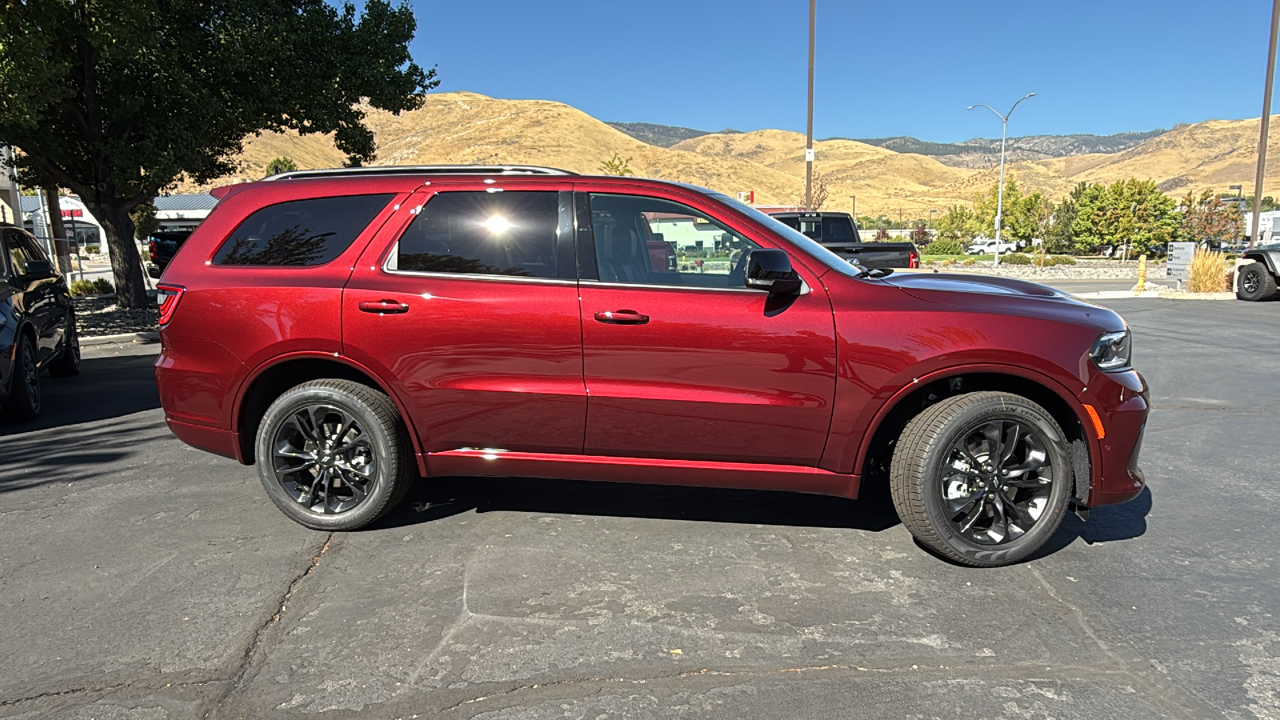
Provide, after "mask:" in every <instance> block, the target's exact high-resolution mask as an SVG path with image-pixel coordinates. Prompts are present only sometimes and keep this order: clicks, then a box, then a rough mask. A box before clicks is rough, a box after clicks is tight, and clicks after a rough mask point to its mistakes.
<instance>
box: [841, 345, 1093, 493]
mask: <svg viewBox="0 0 1280 720" xmlns="http://www.w3.org/2000/svg"><path fill="white" fill-rule="evenodd" d="M977 373H981V374H991V375H1012V376H1014V377H1018V378H1021V379H1023V380H1029V381H1031V382H1033V383H1035V384H1037V385H1039V386H1041V387H1043V388H1045V389H1046V390H1048V391H1049V392H1052V393H1053V394H1054V395H1056V396H1057V397H1058V398H1060V399H1061V400H1062V401H1064V402H1065V403H1066V404H1067V407H1069V408H1070V409H1071V412H1072V413H1073V414H1074V415H1075V417H1076V420H1077V421H1079V422H1080V423H1081V425H1082V426H1083V427H1085V428H1086V431H1085V437H1086V438H1087V439H1088V443H1087V445H1088V447H1089V459H1090V463H1091V467H1092V466H1093V465H1094V464H1093V458H1095V457H1097V455H1098V452H1099V448H1097V447H1094V445H1095V444H1096V443H1097V439H1096V438H1094V437H1093V436H1092V435H1091V434H1090V433H1089V432H1088V430H1087V428H1088V427H1089V425H1088V422H1089V421H1088V418H1087V416H1086V414H1085V410H1084V406H1083V404H1082V403H1081V402H1080V400H1079V398H1077V397H1076V396H1075V395H1073V394H1072V393H1071V392H1070V391H1069V390H1067V388H1066V387H1064V386H1063V385H1062V383H1060V382H1058V381H1057V380H1054V379H1053V378H1051V377H1049V376H1048V375H1045V374H1043V373H1040V372H1036V371H1035V370H1029V369H1027V368H1024V367H1021V366H1018V365H1002V364H999V363H975V364H968V365H956V366H952V367H946V368H942V369H939V370H935V371H934V372H931V373H927V374H925V375H923V376H921V377H919V378H917V379H916V381H915V382H911V383H908V384H907V385H904V386H902V387H900V388H898V390H897V391H895V392H894V393H893V395H891V396H889V398H888V399H886V400H885V401H884V402H883V403H881V404H880V407H879V408H877V409H876V412H875V414H874V415H873V416H872V417H871V420H870V421H869V422H868V423H867V425H866V428H867V429H866V432H864V433H863V434H862V439H861V440H860V441H859V443H858V451H857V454H856V455H855V456H854V459H853V466H852V467H853V470H852V471H853V472H855V473H859V474H860V470H861V468H863V467H864V466H865V465H866V462H867V456H868V454H869V453H870V451H871V443H872V441H873V440H874V439H875V436H876V433H877V432H878V431H879V430H880V426H881V425H882V424H883V423H884V420H885V418H886V417H887V416H888V415H889V413H890V412H892V411H893V410H894V408H896V407H897V406H898V404H899V403H901V402H902V401H903V399H905V398H906V397H907V396H908V395H910V394H911V393H913V392H915V391H916V390H919V389H920V388H921V387H922V386H924V385H928V384H930V383H933V382H937V381H939V380H946V379H948V378H952V377H958V376H961V375H973V374H977ZM1092 481H1093V478H1090V484H1091V485H1092Z"/></svg>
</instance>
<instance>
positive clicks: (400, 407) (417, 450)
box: [231, 350, 425, 474]
mask: <svg viewBox="0 0 1280 720" xmlns="http://www.w3.org/2000/svg"><path fill="white" fill-rule="evenodd" d="M295 360H327V361H329V362H336V363H338V364H339V365H346V366H347V367H349V368H351V369H352V370H356V371H359V372H360V373H362V374H364V375H365V376H367V377H368V378H370V379H372V380H373V382H374V383H376V384H377V386H378V389H379V390H380V391H382V393H383V394H385V395H386V396H387V397H389V398H391V402H392V403H393V404H394V405H395V406H396V412H398V413H400V418H401V419H402V420H404V424H405V427H406V428H407V429H408V431H409V443H410V444H411V445H412V447H413V454H414V457H415V458H416V459H417V463H418V466H419V468H418V469H419V472H422V471H423V467H422V442H421V440H420V439H419V437H418V431H417V428H415V427H414V424H413V417H412V416H411V415H410V414H409V411H408V408H407V407H406V406H405V404H404V402H403V401H402V400H401V399H400V396H399V395H397V394H396V392H395V391H394V390H392V389H391V387H390V386H389V385H388V384H387V382H386V381H385V380H383V379H382V378H381V377H379V376H378V374H377V373H375V372H373V371H372V370H370V369H369V368H368V367H366V366H364V365H362V364H361V363H358V362H356V361H355V360H352V359H351V358H349V357H347V356H345V355H340V354H338V353H332V352H321V351H319V350H297V351H294V352H290V353H285V354H284V355H277V356H275V357H273V358H271V359H270V360H266V361H264V362H262V363H260V364H259V365H258V366H257V367H255V368H253V369H252V370H250V371H249V373H248V374H247V375H245V377H244V379H243V380H241V381H240V386H239V387H238V388H236V399H235V402H234V403H233V404H232V406H231V430H232V432H233V433H234V434H235V438H236V451H237V452H239V448H240V423H241V420H242V414H243V412H244V400H245V396H246V395H247V394H248V390H249V388H250V387H253V384H254V383H255V382H257V380H258V379H259V378H261V377H262V375H263V374H264V373H266V372H267V371H268V370H271V369H272V368H274V367H278V366H280V365H283V364H285V363H287V362H292V361H295ZM238 459H239V460H240V462H244V458H243V457H241V458H238ZM423 474H425V472H424V473H423Z"/></svg>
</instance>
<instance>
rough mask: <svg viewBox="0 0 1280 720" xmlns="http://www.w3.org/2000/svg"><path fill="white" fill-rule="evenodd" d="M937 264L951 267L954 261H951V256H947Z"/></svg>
mask: <svg viewBox="0 0 1280 720" xmlns="http://www.w3.org/2000/svg"><path fill="white" fill-rule="evenodd" d="M938 264H939V265H941V266H942V267H951V266H952V265H955V261H953V260H952V259H951V258H947V259H946V260H943V261H942V262H940V263H938Z"/></svg>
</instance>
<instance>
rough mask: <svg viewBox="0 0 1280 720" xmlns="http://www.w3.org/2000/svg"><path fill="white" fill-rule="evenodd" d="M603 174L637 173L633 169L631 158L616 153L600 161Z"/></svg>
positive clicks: (618, 175) (622, 174) (625, 174)
mask: <svg viewBox="0 0 1280 720" xmlns="http://www.w3.org/2000/svg"><path fill="white" fill-rule="evenodd" d="M600 174H601V175H613V176H615V177H630V176H632V175H635V173H634V172H632V171H631V158H629V157H626V158H624V157H622V156H621V155H619V154H618V153H614V154H613V157H611V158H609V159H608V160H605V161H604V162H602V163H600Z"/></svg>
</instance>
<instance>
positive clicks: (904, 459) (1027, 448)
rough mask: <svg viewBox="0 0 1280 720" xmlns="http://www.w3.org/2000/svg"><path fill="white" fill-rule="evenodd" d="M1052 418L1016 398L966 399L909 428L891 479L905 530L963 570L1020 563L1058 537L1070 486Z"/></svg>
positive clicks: (929, 411) (1062, 441)
mask: <svg viewBox="0 0 1280 720" xmlns="http://www.w3.org/2000/svg"><path fill="white" fill-rule="evenodd" d="M1067 449H1068V443H1067V440H1066V437H1065V435H1064V433H1063V432H1062V429H1061V428H1060V427H1059V426H1058V423H1057V421H1056V420H1054V418H1053V416H1052V415H1050V414H1049V413H1048V411H1046V410H1045V409H1044V408H1043V407H1041V406H1040V405H1037V404H1036V403H1034V402H1032V401H1031V400H1028V399H1027V398H1025V397H1022V396H1020V395H1013V394H1011V393H1005V392H973V393H966V394H963V395H956V396H954V397H949V398H946V399H944V400H941V401H939V402H938V403H937V404H935V405H932V406H930V407H928V408H926V409H925V410H924V411H923V412H921V413H920V414H919V415H917V416H916V417H915V418H913V419H912V420H911V422H909V423H907V426H906V427H905V428H904V429H903V431H902V434H901V436H900V437H899V438H898V443H897V446H896V447H895V448H894V452H893V462H892V463H891V465H890V472H889V480H890V489H891V491H892V495H893V504H894V508H895V509H896V510H897V511H898V517H900V518H901V519H902V523H903V525H905V526H906V528H907V530H909V531H910V532H911V534H912V535H913V536H915V538H916V540H917V541H918V542H919V543H920V544H921V545H924V546H925V547H926V548H929V549H930V550H932V551H934V552H936V553H937V554H939V555H942V556H943V557H946V558H948V559H950V560H953V561H955V562H958V563H962V564H965V565H973V566H978V567H995V566H999V565H1008V564H1010V563H1014V562H1017V561H1019V560H1022V559H1024V558H1026V557H1027V556H1029V555H1031V554H1032V553H1034V552H1036V551H1037V550H1038V549H1040V548H1041V547H1042V546H1043V545H1044V544H1045V542H1047V541H1048V540H1049V538H1051V537H1052V536H1053V534H1054V533H1055V532H1057V529H1058V526H1059V525H1061V523H1062V519H1063V517H1064V516H1065V515H1066V509H1067V504H1068V502H1069V501H1070V499H1071V488H1072V485H1073V483H1074V480H1075V475H1074V471H1073V469H1072V467H1071V463H1070V460H1069V456H1068V454H1067Z"/></svg>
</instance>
